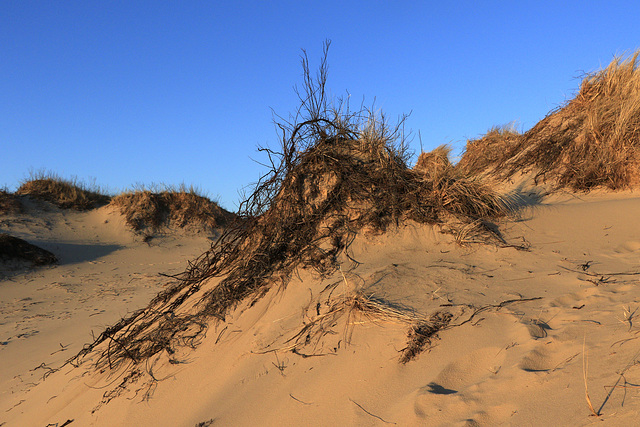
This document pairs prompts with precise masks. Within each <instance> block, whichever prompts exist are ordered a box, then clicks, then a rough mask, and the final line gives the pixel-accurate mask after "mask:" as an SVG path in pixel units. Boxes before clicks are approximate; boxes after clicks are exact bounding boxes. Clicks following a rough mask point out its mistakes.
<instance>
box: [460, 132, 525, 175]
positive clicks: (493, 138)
mask: <svg viewBox="0 0 640 427" xmlns="http://www.w3.org/2000/svg"><path fill="white" fill-rule="evenodd" d="M520 138H522V134H521V133H520V132H518V131H517V129H516V128H515V126H513V125H507V126H496V127H493V128H491V129H490V130H489V132H487V133H486V134H485V135H483V136H482V137H480V138H478V139H471V140H468V141H467V145H466V147H465V151H464V155H463V156H462V158H461V159H460V161H459V162H458V164H457V165H456V168H457V169H459V170H460V171H461V172H462V173H465V174H467V175H480V174H483V173H485V172H488V171H492V170H496V169H498V170H499V169H500V168H501V167H502V166H504V164H505V161H506V160H507V159H508V158H509V155H510V153H511V152H512V151H513V149H514V148H515V147H516V146H517V144H518V142H519V141H520Z"/></svg>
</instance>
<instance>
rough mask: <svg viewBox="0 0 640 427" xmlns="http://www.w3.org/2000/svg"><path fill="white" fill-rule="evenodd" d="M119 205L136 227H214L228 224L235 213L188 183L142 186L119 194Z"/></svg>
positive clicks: (138, 229) (141, 228) (121, 211)
mask: <svg viewBox="0 0 640 427" xmlns="http://www.w3.org/2000/svg"><path fill="white" fill-rule="evenodd" d="M111 204H112V205H114V206H116V207H117V208H118V209H119V210H120V213H121V214H122V215H124V217H125V219H126V221H127V223H128V224H129V225H130V226H131V227H132V228H133V229H134V230H136V231H140V230H143V229H146V228H150V229H152V230H157V229H159V228H160V227H162V226H172V227H178V228H185V227H205V228H207V229H210V230H213V229H217V228H221V227H225V226H227V225H228V224H229V223H230V222H231V220H232V219H233V214H231V213H229V212H227V211H226V210H224V209H222V208H221V207H220V206H218V204H216V203H215V202H213V201H211V200H210V199H208V198H207V197H204V196H202V195H200V194H198V192H197V191H196V190H195V189H193V188H189V189H187V188H186V187H184V186H181V187H179V188H178V189H174V188H171V187H167V188H165V189H164V190H163V191H159V192H152V191H150V190H146V189H141V190H137V191H134V192H130V193H123V194H120V195H117V196H115V197H114V198H113V199H112V200H111Z"/></svg>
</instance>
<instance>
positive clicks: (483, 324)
mask: <svg viewBox="0 0 640 427" xmlns="http://www.w3.org/2000/svg"><path fill="white" fill-rule="evenodd" d="M638 218H640V194H638V193H637V192H635V193H634V192H630V191H620V192H616V193H611V192H605V191H594V192H591V193H589V194H574V193H568V192H559V193H556V194H554V195H551V196H547V197H544V198H542V199H541V200H539V201H538V202H536V203H534V204H532V205H531V206H528V207H524V208H523V209H522V211H521V212H520V215H519V217H518V218H512V219H508V220H503V221H501V222H500V224H499V225H500V229H501V231H502V234H503V236H504V237H505V240H506V242H508V243H509V245H501V244H469V245H460V244H458V243H457V242H456V241H455V240H454V238H453V237H452V236H451V235H448V234H443V233H442V230H441V227H440V226H431V225H421V224H417V223H412V222H405V223H403V224H400V225H399V226H398V227H393V228H391V229H389V230H387V232H385V233H377V234H371V233H361V234H359V235H358V236H357V238H356V240H355V241H354V242H353V244H352V245H351V248H350V251H351V257H352V258H353V259H354V260H356V261H358V263H359V264H358V265H354V264H353V262H352V261H351V260H349V259H347V258H346V257H344V256H343V257H342V258H341V263H342V265H343V266H344V268H342V269H341V270H340V271H337V272H336V273H335V274H333V275H332V276H331V277H328V278H325V279H320V278H318V277H317V276H316V275H314V274H312V273H311V272H310V271H307V270H304V269H300V270H299V271H298V274H297V275H296V276H295V277H294V278H293V279H292V280H291V282H290V283H289V284H288V285H287V287H286V289H282V288H272V289H271V290H269V292H268V293H267V294H266V295H265V296H264V297H262V298H261V299H259V300H258V301H257V302H256V303H255V304H253V305H250V304H248V303H243V304H241V305H240V306H238V307H237V308H236V309H235V310H234V311H232V312H231V313H230V314H229V316H227V318H226V320H225V322H219V323H215V322H212V323H211V324H210V326H209V330H208V331H207V334H206V338H205V339H203V340H202V342H201V343H200V344H199V345H198V346H197V348H196V349H190V348H185V349H184V350H180V352H179V354H176V355H174V356H173V359H172V362H170V361H169V359H167V357H159V358H156V359H154V360H151V361H149V362H147V366H145V367H144V370H145V372H148V373H149V372H150V374H149V375H151V376H152V378H154V379H156V380H157V381H152V382H150V383H149V382H147V381H142V380H140V381H135V379H134V378H132V379H131V380H130V381H125V382H124V383H123V378H124V377H126V375H127V371H125V370H119V371H116V372H112V371H110V370H109V369H102V370H101V371H102V372H101V371H96V370H94V369H93V368H92V367H91V363H90V362H91V361H90V360H88V361H86V362H85V363H83V364H82V365H81V366H80V367H78V368H76V367H73V366H71V365H66V366H64V367H63V368H62V369H60V370H58V371H56V372H52V373H51V374H50V375H48V376H47V378H46V379H45V380H43V376H44V375H45V374H47V373H48V371H49V368H58V367H59V366H60V365H61V364H62V363H63V362H64V361H65V360H67V359H68V358H70V357H71V356H73V355H74V354H75V353H77V352H78V351H79V350H80V349H81V348H82V346H83V345H84V344H85V343H88V342H91V341H92V334H93V336H97V335H98V334H99V333H100V332H102V330H103V329H104V328H105V327H107V326H109V325H111V324H113V323H115V322H116V321H118V319H119V318H121V317H122V316H125V315H126V314H128V313H130V312H132V311H134V310H136V309H138V308H142V307H144V306H146V304H147V303H148V301H149V300H150V299H151V298H152V297H153V296H154V295H155V294H156V293H157V292H158V291H160V290H162V289H163V287H164V286H165V285H166V283H167V282H168V279H166V278H164V277H161V276H159V273H167V274H175V273H178V272H180V271H182V270H184V268H185V267H186V266H187V262H188V260H190V259H193V258H195V257H197V256H198V255H200V254H201V253H202V252H204V251H205V250H206V249H207V248H208V247H209V245H210V239H209V236H207V235H204V234H200V235H190V234H188V233H182V232H177V231H176V232H173V233H167V234H165V235H164V236H159V237H157V238H154V239H152V240H151V241H150V242H148V243H147V242H145V241H144V240H143V239H142V238H141V237H140V236H138V235H135V234H134V233H132V232H131V231H130V230H128V228H127V227H126V225H125V224H124V221H123V219H122V217H121V216H120V215H119V214H118V213H116V212H115V211H113V210H111V208H109V207H105V208H100V209H98V210H94V211H90V212H87V213H77V212H70V211H62V210H58V209H57V208H53V207H51V206H50V205H47V204H43V203H39V202H38V203H36V202H31V205H30V206H28V209H27V212H25V213H24V214H21V215H18V216H11V217H3V218H2V219H0V221H1V222H0V229H1V230H2V231H6V232H9V233H11V234H12V235H15V236H16V237H20V238H23V239H25V240H27V241H29V242H30V243H34V244H36V245H38V246H41V247H43V248H45V249H47V250H50V251H51V252H53V253H55V254H56V255H57V256H58V257H59V259H60V262H59V264H57V265H53V266H50V267H42V268H37V269H31V268H26V267H24V266H18V265H7V264H5V265H4V266H3V270H2V279H1V281H0V342H1V345H0V359H1V361H2V363H1V366H2V368H1V370H0V385H1V386H0V425H2V426H45V425H57V426H62V425H71V426H76V425H77V426H87V425H96V426H114V425H115V426H120V425H123V426H124V425H135V426H196V425H198V426H209V425H215V426H218V425H220V426H225V425H262V426H268V425H327V426H334V425H371V426H374V425H387V424H395V425H403V426H404V425H406V426H412V425H429V426H435V425H443V426H444V425H447V426H448V425H460V426H463V425H466V426H476V425H486V426H490V425H514V426H524V425H540V426H548V425H590V424H593V423H598V425H602V424H601V423H603V422H604V424H605V425H620V426H622V425H624V426H629V425H635V424H637V423H638V419H639V418H640V399H639V397H640V340H639V339H638V338H639V336H640V335H639V333H640V312H637V311H636V310H638V309H639V308H640V227H639V226H638ZM214 284H215V281H213V282H212V283H211V284H210V286H213V285H214ZM354 293H359V294H366V295H369V296H370V295H373V297H374V298H376V299H378V300H380V301H385V303H386V304H387V306H393V307H398V310H399V311H401V312H403V313H414V314H415V315H416V316H423V317H425V318H428V317H429V316H431V315H433V314H434V313H436V312H439V311H447V312H449V313H451V314H452V315H453V320H452V322H451V323H450V324H449V326H448V327H446V328H444V329H443V330H441V331H439V332H438V334H437V338H435V339H434V340H433V341H432V346H431V348H430V349H428V350H426V351H424V352H422V353H420V354H418V355H417V356H416V358H415V359H413V360H411V361H409V362H407V363H401V362H400V360H399V359H400V356H401V352H402V350H403V349H404V348H405V347H406V346H407V334H408V331H409V326H408V324H407V323H406V322H403V321H402V319H394V318H392V317H388V318H387V317H384V316H376V315H367V313H365V312H359V311H357V310H353V309H351V310H350V309H349V307H350V306H349V305H348V304H346V305H345V307H347V308H345V309H344V310H343V311H342V312H340V313H338V314H336V315H335V316H332V317H329V316H328V315H327V316H325V317H322V316H323V315H326V313H329V312H330V311H331V304H336V301H338V302H339V301H340V297H341V296H342V297H343V298H348V296H349V295H354ZM319 319H325V320H326V321H325V320H323V321H320V320H319ZM636 320H638V321H637V322H636ZM305 325H312V326H313V325H316V329H313V328H310V329H306V330H305V329H304V327H305ZM318 328H320V330H321V331H320V333H315V332H318V330H319V329H318ZM301 331H303V333H302V335H300V336H299V337H298V338H300V339H299V340H297V341H296V339H295V337H296V334H298V333H299V332H301ZM310 331H311V332H314V331H315V332H314V333H315V334H314V333H311V332H310ZM305 334H306V335H305ZM114 345H115V344H114ZM176 361H177V362H176ZM120 384H125V385H124V386H122V387H120V386H119V385H120ZM585 386H586V387H587V390H588V396H589V399H590V402H591V405H592V407H593V410H594V411H595V412H597V413H598V414H599V416H598V417H596V416H593V414H592V411H591V409H590V408H589V404H588V403H587V398H586V393H585V391H586V390H585ZM69 420H72V421H69ZM65 423H66V424H65Z"/></svg>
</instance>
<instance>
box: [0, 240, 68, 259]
mask: <svg viewBox="0 0 640 427" xmlns="http://www.w3.org/2000/svg"><path fill="white" fill-rule="evenodd" d="M0 259H5V260H22V261H30V262H31V263H33V265H47V264H53V263H55V262H57V261H58V259H57V258H56V256H55V255H54V254H52V253H51V252H49V251H47V250H44V249H42V248H39V247H38V246H35V245H32V244H31V243H28V242H26V241H24V240H22V239H19V238H17V237H13V236H10V235H8V234H6V233H0Z"/></svg>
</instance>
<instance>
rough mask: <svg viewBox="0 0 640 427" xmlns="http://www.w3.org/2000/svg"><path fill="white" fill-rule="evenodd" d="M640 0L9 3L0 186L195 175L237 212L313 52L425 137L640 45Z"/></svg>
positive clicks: (2, 19)
mask: <svg viewBox="0 0 640 427" xmlns="http://www.w3.org/2000/svg"><path fill="white" fill-rule="evenodd" d="M639 17H640V3H638V2H634V1H627V2H622V1H591V2H589V1H562V2H544V1H482V2H478V1H459V2H453V1H451V2H447V1H444V2H443V1H424V2H418V1H413V2H408V1H376V0H368V1H351V2H349V1H344V0H343V1H333V0H325V1H300V0H298V1H277V0H275V1H268V2H267V1H181V2H169V1H134V0H130V1H102V2H97V1H61V2H53V1H17V0H16V1H9V0H7V1H3V2H1V3H0V40H1V42H0V148H1V150H0V156H1V157H0V187H1V186H7V187H8V188H9V189H10V190H14V189H15V188H16V186H17V185H18V184H19V182H20V180H22V179H24V178H26V177H27V176H28V174H29V171H30V170H41V169H46V170H49V171H53V172H56V173H58V174H60V175H62V176H63V177H73V176H75V177H78V178H79V179H81V180H84V181H88V182H90V181H95V182H96V183H97V184H99V185H101V186H104V187H106V188H107V189H108V190H110V191H112V192H118V191H122V190H124V189H126V188H129V187H131V186H132V185H134V184H152V183H166V184H174V185H177V184H180V183H185V184H187V185H195V186H197V187H199V188H201V189H202V190H203V191H204V192H205V193H207V194H208V195H209V196H210V197H212V198H218V199H219V201H220V202H221V204H222V205H223V206H224V207H226V208H227V209H230V210H235V209H236V207H237V204H238V201H239V191H240V190H241V189H242V188H243V187H246V186H248V185H250V184H251V183H252V182H255V181H256V179H257V178H258V177H259V176H260V175H261V174H262V173H264V172H265V169H264V167H262V166H260V165H259V164H258V163H256V162H255V161H253V160H252V159H255V160H258V161H260V160H264V159H263V158H262V157H261V155H260V153H258V152H257V151H256V148H257V146H259V145H262V146H264V145H270V146H276V145H277V142H278V137H277V134H276V132H275V129H274V125H273V121H272V109H273V110H274V111H275V112H276V113H278V114H280V115H284V116H286V115H288V114H289V113H290V112H293V111H295V109H296V108H297V107H298V101H297V98H296V95H295V93H294V91H293V86H294V85H296V84H297V85H299V84H300V83H301V81H302V69H301V66H300V53H301V49H306V50H307V52H308V54H309V57H310V60H311V67H312V69H315V67H316V66H317V65H318V60H319V58H320V56H321V53H322V43H323V41H324V40H325V39H330V40H331V41H332V44H331V49H330V51H329V58H328V63H329V78H328V82H327V85H328V88H329V90H330V92H331V93H332V94H334V95H336V96H346V94H347V92H348V93H349V94H351V99H352V104H353V105H359V104H360V101H362V99H363V98H364V102H365V105H368V106H370V105H371V104H372V103H373V101H374V99H375V107H376V108H379V109H381V110H382V111H384V112H385V114H386V115H387V116H388V117H390V118H395V117H397V116H399V115H401V114H403V113H411V116H410V117H409V119H408V121H407V123H406V127H407V128H408V129H410V130H412V131H413V133H414V134H415V135H416V137H415V138H414V139H413V141H412V143H411V147H412V148H413V150H414V151H416V152H419V150H420V141H419V140H418V138H417V134H418V132H419V133H420V135H421V140H422V145H423V147H424V149H425V150H429V149H432V148H434V147H436V146H438V145H441V144H445V143H447V144H451V145H452V146H453V147H454V150H455V152H458V153H459V152H460V150H461V149H462V147H463V146H464V144H465V142H466V140H467V139H468V138H475V137H478V136H480V135H482V134H483V133H485V132H487V130H489V128H491V127H492V126H494V125H503V124H507V123H510V122H513V121H515V122H516V123H517V125H518V128H519V129H521V130H527V129H529V128H531V127H532V126H533V125H534V124H535V123H536V122H537V121H538V120H540V119H542V118H543V117H544V116H545V115H546V114H547V113H548V112H549V111H550V110H552V109H553V108H555V107H557V106H559V105H560V104H562V103H563V102H564V101H565V100H567V99H570V98H571V97H572V96H573V94H574V93H575V90H576V89H577V88H578V86H579V83H580V80H579V77H580V76H581V75H582V74H583V73H584V72H588V71H594V70H597V69H598V68H600V67H602V66H606V65H607V64H608V63H609V62H610V60H611V59H612V58H613V56H614V55H616V54H624V53H630V52H632V51H634V50H636V49H638V48H640V26H639V25H638V24H637V22H638V18H639Z"/></svg>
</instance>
